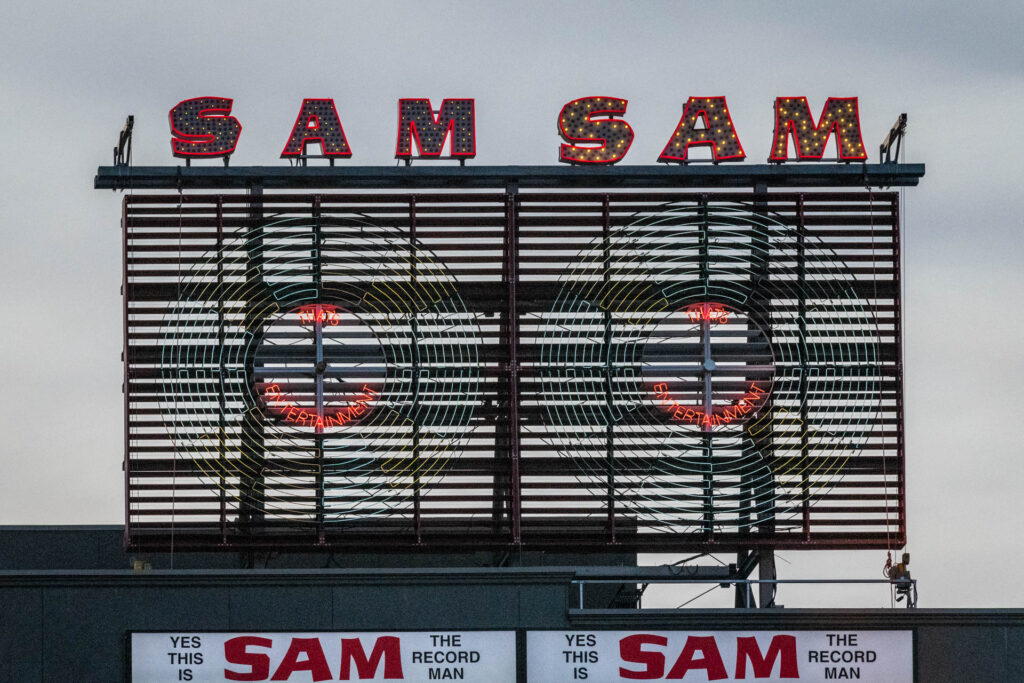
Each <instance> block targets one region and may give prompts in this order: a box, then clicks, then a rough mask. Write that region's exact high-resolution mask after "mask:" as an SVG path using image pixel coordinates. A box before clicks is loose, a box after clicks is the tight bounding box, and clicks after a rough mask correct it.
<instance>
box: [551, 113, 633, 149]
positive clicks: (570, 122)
mask: <svg viewBox="0 0 1024 683" xmlns="http://www.w3.org/2000/svg"><path fill="white" fill-rule="evenodd" d="M625 113H626V100H620V99H618V98H616V97H584V98H582V99H578V100H573V101H572V102H567V103H566V105H565V106H564V107H562V111H561V113H560V114H559V115H558V132H559V134H560V135H561V136H562V139H563V140H565V141H566V142H567V143H570V144H565V145H562V146H561V147H560V148H559V150H558V160H559V161H562V162H565V163H569V164H614V163H615V162H616V161H621V160H622V158H623V157H624V156H626V152H628V151H629V146H630V145H632V144H633V128H632V127H631V126H630V125H629V124H628V123H626V122H625V121H622V120H618V119H615V118H614V117H615V116H620V115H622V114H625ZM595 117H597V118H596V119H595Z"/></svg>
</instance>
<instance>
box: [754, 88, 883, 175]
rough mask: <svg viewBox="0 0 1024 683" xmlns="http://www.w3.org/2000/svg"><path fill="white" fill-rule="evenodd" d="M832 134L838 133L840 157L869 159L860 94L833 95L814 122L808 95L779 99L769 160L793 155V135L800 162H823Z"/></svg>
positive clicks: (843, 158) (776, 103)
mask: <svg viewBox="0 0 1024 683" xmlns="http://www.w3.org/2000/svg"><path fill="white" fill-rule="evenodd" d="M832 133H835V135H836V148H837V149H838V150H839V158H840V159H842V160H844V161H861V160H864V159H867V158H868V155H867V152H865V151H864V143H863V141H862V140H861V136H860V110H859V108H858V107H857V98H856V97H830V98H828V100H827V101H826V102H825V107H824V109H822V110H821V117H820V118H819V119H818V123H814V118H813V117H812V116H811V108H810V106H809V105H808V104H807V98H806V97H777V98H775V138H774V140H773V141H772V154H771V157H769V161H786V160H787V159H788V158H789V137H790V135H792V136H793V142H794V143H796V156H797V158H798V159H799V160H800V161H821V157H822V155H823V154H824V152H825V145H826V143H828V140H829V137H831V135H832Z"/></svg>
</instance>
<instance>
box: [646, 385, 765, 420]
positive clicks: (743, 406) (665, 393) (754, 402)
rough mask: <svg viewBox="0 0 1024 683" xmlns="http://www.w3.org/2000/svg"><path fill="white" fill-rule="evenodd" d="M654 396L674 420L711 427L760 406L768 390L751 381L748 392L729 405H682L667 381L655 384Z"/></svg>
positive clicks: (736, 417) (742, 415)
mask: <svg viewBox="0 0 1024 683" xmlns="http://www.w3.org/2000/svg"><path fill="white" fill-rule="evenodd" d="M654 396H655V398H656V399H657V400H658V402H659V404H660V405H661V406H662V408H665V409H666V410H668V413H669V415H671V416H672V420H673V421H674V422H681V423H683V424H695V425H700V426H701V427H704V428H707V429H710V428H712V427H718V426H720V425H727V424H729V423H731V422H733V421H735V420H737V419H739V418H741V417H745V416H747V415H749V414H750V413H752V412H753V411H755V410H757V409H758V408H760V407H761V406H762V405H763V404H764V402H765V399H766V398H767V397H768V392H767V391H765V390H764V389H762V388H761V387H759V386H757V383H756V382H751V383H750V386H749V387H748V388H747V390H746V392H744V394H743V395H742V396H740V397H739V398H738V399H736V400H735V401H733V402H732V404H731V405H728V406H711V407H710V409H709V407H708V406H688V405H682V404H680V403H679V402H678V401H676V400H675V399H674V398H672V395H671V392H670V391H669V387H668V383H667V382H659V383H658V384H655V385H654Z"/></svg>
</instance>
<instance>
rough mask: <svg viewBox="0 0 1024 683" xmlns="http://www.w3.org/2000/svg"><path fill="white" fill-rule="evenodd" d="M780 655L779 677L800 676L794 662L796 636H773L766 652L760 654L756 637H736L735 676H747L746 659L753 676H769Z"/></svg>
mask: <svg viewBox="0 0 1024 683" xmlns="http://www.w3.org/2000/svg"><path fill="white" fill-rule="evenodd" d="M779 655H781V656H782V664H780V665H779V678H800V672H799V671H798V670H797V663H796V636H773V637H772V642H771V644H769V645H768V654H767V655H762V654H761V648H760V647H758V645H757V638H754V637H750V638H737V639H736V678H746V677H747V660H748V659H749V660H750V668H751V669H753V671H754V677H755V678H771V676H772V669H774V668H775V660H776V659H778V658H779Z"/></svg>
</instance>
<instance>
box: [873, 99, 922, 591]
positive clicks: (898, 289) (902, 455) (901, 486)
mask: <svg viewBox="0 0 1024 683" xmlns="http://www.w3.org/2000/svg"><path fill="white" fill-rule="evenodd" d="M901 118H905V115H903V116H902V117H901ZM892 235H893V237H892V240H893V243H892V266H893V272H894V273H895V277H894V280H895V281H894V282H893V286H894V288H895V289H894V291H893V296H892V300H893V302H894V303H895V306H894V309H895V310H894V311H893V327H894V332H895V335H896V337H895V338H896V353H897V354H899V355H898V357H897V358H896V378H895V379H896V420H897V422H896V457H897V458H899V471H898V473H897V475H896V476H897V480H896V486H897V505H898V508H897V514H898V515H899V526H900V539H904V538H906V537H907V489H906V486H907V459H906V450H905V449H906V441H905V439H906V435H905V434H904V432H903V425H904V423H905V417H904V415H903V411H904V408H905V405H904V401H903V285H902V282H903V272H902V270H903V269H902V263H903V260H902V259H903V257H902V247H901V242H902V241H903V236H902V235H901V234H900V200H899V195H898V194H893V196H892ZM875 305H876V306H877V305H878V303H877V302H875ZM875 315H878V313H877V310H876V313H875ZM882 457H883V458H884V457H885V455H884V454H883V456H882ZM885 486H886V488H888V487H889V482H885ZM887 500H888V497H887ZM885 514H886V517H888V515H889V511H888V510H886V511H885ZM888 527H889V520H888V519H886V528H887V529H888ZM915 590H916V589H915ZM915 594H916V593H915ZM907 606H908V607H909V606H910V605H909V604H908V605H907Z"/></svg>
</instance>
